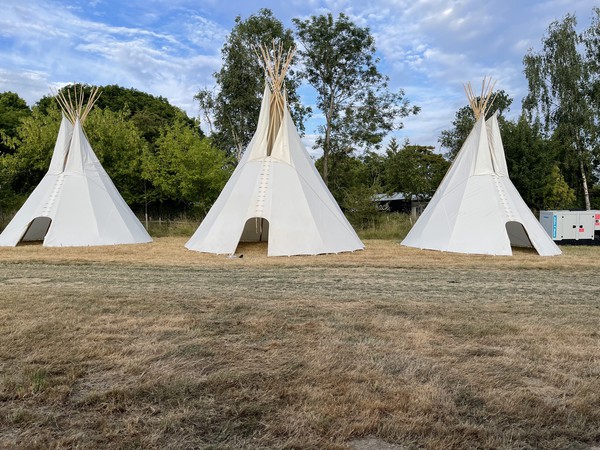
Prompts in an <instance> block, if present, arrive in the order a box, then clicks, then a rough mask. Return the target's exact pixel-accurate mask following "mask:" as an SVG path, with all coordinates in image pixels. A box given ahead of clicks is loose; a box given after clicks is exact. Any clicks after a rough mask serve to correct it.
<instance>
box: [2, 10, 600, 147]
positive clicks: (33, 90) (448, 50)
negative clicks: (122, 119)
mask: <svg viewBox="0 0 600 450" xmlns="http://www.w3.org/2000/svg"><path fill="white" fill-rule="evenodd" d="M594 6H598V0H546V1H541V0H532V1H523V0H490V1H481V0H453V1H452V0H445V1H442V0H410V1H405V0H372V1H370V2H365V1H358V0H286V1H285V2H278V1H271V0H263V1H260V2H259V1H256V0H247V1H237V2H236V1H228V2H227V1H223V0H73V1H64V0H0V8H1V11H2V13H1V15H0V92H4V91H8V90H11V91H14V92H17V93H18V94H19V95H21V97H23V98H25V100H26V101H27V102H28V103H29V104H33V103H35V102H36V101H37V100H39V99H40V98H41V97H42V96H43V95H46V94H48V93H50V89H51V88H58V87H61V86H63V85H65V84H67V83H70V82H73V81H75V82H81V83H88V84H100V85H105V84H118V85H121V86H124V87H134V88H136V89H139V90H141V91H145V92H149V93H151V94H153V95H161V96H164V97H166V98H168V99H169V101H170V102H171V103H173V104H175V105H177V106H179V107H181V108H183V109H184V110H186V111H187V112H188V114H190V115H194V116H196V115H198V106H197V104H195V103H194V101H193V96H194V94H195V93H196V92H197V91H198V89H199V88H201V87H204V86H213V85H214V81H213V77H212V74H213V73H214V72H215V71H217V70H218V69H219V68H220V65H221V56H220V49H221V47H222V45H223V42H224V40H225V38H226V36H227V34H228V33H229V32H230V30H231V29H232V27H233V25H234V20H235V17H236V16H238V15H240V16H241V17H242V18H246V17H248V16H249V15H250V14H252V13H255V12H257V11H258V9H260V8H263V7H264V8H269V9H271V10H272V11H273V13H274V15H275V16H276V17H277V18H279V19H280V20H281V21H282V22H283V23H284V25H286V26H287V27H290V28H292V22H291V19H292V18H294V17H299V18H308V17H309V16H311V15H317V14H324V13H328V12H331V13H333V14H334V15H337V14H338V13H340V12H343V13H346V14H347V15H348V16H350V18H351V19H352V20H353V21H354V22H355V23H357V24H359V25H360V26H367V27H369V28H370V29H371V32H372V34H373V35H374V37H375V42H376V47H377V49H378V56H379V57H380V59H381V65H380V69H381V71H382V72H384V73H385V74H386V75H388V76H389V77H390V80H391V86H392V88H394V89H397V88H403V89H404V90H405V93H406V96H407V97H408V98H409V99H410V100H411V102H412V103H414V104H417V105H419V106H421V108H422V111H421V113H420V114H419V115H418V116H415V117H412V118H410V119H407V120H405V121H404V124H405V128H404V129H403V130H402V131H401V132H398V133H396V136H397V137H398V138H399V139H401V140H402V139H405V138H408V139H410V141H411V142H412V143H415V144H422V145H434V146H436V148H439V144H438V143H437V140H438V137H439V135H440V131H441V130H444V129H448V128H450V127H451V123H452V120H453V118H454V113H455V112H456V110H457V109H458V108H460V107H461V106H463V105H465V104H466V100H465V96H464V92H463V88H462V83H464V82H465V81H471V83H472V84H473V85H478V84H479V85H480V83H481V80H482V78H483V77H484V76H492V77H493V78H494V79H497V80H498V81H497V84H496V87H497V88H498V89H504V90H505V91H506V92H508V94H509V95H511V96H512V97H514V99H515V102H514V104H513V107H512V109H511V112H510V115H511V116H513V117H514V116H517V115H518V114H519V112H520V107H521V106H520V105H521V99H522V98H523V97H524V96H525V94H526V89H527V84H526V79H525V77H524V75H523V65H522V59H523V56H524V55H525V53H526V52H527V49H529V48H534V49H536V50H538V49H539V48H540V42H541V38H542V36H543V35H544V33H545V30H546V29H547V27H548V25H549V24H550V22H551V21H553V20H557V19H562V18H563V17H564V16H565V14H567V13H574V14H576V16H577V18H578V25H579V27H580V28H585V27H587V26H589V23H590V17H591V15H592V8H593V7H594ZM301 94H302V99H303V102H304V103H305V104H307V105H311V104H312V103H313V102H314V94H313V92H312V90H311V88H309V87H303V88H302V90H301ZM313 109H314V108H313ZM320 121H321V118H320V116H319V115H318V113H317V112H316V113H315V115H314V117H313V118H312V119H310V120H309V122H308V123H307V136H306V137H305V142H306V144H307V145H308V146H310V145H311V143H312V141H313V139H314V130H315V127H316V126H317V125H318V124H319V123H320Z"/></svg>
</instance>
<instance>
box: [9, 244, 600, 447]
mask: <svg viewBox="0 0 600 450" xmlns="http://www.w3.org/2000/svg"><path fill="white" fill-rule="evenodd" d="M184 242H185V238H161V239H158V240H157V241H156V242H155V243H153V244H150V245H140V246H119V247H110V248H89V249H46V248H41V247H39V246H25V247H18V248H15V249H0V448H3V447H8V448H11V447H15V448H40V449H41V448H44V449H45V448H73V447H77V448H161V449H162V448H169V449H177V448H231V449H234V448H235V449H237V448H330V449H337V448H339V449H343V448H355V445H356V444H355V443H356V442H358V441H359V440H361V439H363V438H367V437H369V438H373V439H375V441H376V442H380V443H382V445H383V443H384V442H385V443H388V444H395V445H396V446H397V447H396V448H545V449H548V448H554V449H564V448H582V449H592V448H595V447H597V446H599V445H600V329H599V324H600V287H599V285H600V283H599V278H600V277H599V273H600V272H599V270H598V262H599V260H600V248H592V247H578V248H569V247H566V248H563V250H564V251H565V254H564V255H562V256H560V257H556V258H540V257H537V256H536V255H535V254H533V253H532V252H529V251H518V252H517V253H516V255H515V256H514V257H512V258H508V257H484V256H465V255H451V254H443V253H439V252H427V251H418V250H414V249H408V248H404V247H401V246H399V245H398V244H397V242H395V241H391V240H390V241H383V240H381V241H366V244H367V248H366V250H365V251H363V252H356V253H352V254H344V255H324V256H318V257H296V258H266V256H265V255H264V253H265V252H266V250H265V248H264V246H261V245H247V246H242V247H241V248H240V249H238V253H240V254H243V255H244V257H243V258H235V259H230V258H226V257H223V256H212V255H202V254H198V253H195V252H189V251H187V250H185V249H184V248H183V247H182V246H183V243H184Z"/></svg>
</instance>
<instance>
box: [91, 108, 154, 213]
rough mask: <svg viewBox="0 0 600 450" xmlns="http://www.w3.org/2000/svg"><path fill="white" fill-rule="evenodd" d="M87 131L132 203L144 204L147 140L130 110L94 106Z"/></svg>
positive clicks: (92, 144)
mask: <svg viewBox="0 0 600 450" xmlns="http://www.w3.org/2000/svg"><path fill="white" fill-rule="evenodd" d="M85 132H86V135H87V136H88V139H89V141H90V145H91V146H92V148H93V149H94V153H95V154H96V156H97V157H98V160H99V161H100V163H101V164H102V167H104V169H105V170H106V172H107V173H108V175H109V176H110V178H111V180H112V181H113V183H114V184H115V186H116V187H117V188H118V190H119V193H120V194H121V196H122V197H123V199H124V200H125V201H126V202H127V203H128V204H130V205H132V204H135V205H141V204H143V203H144V200H145V196H146V184H145V181H146V180H145V179H144V178H143V177H142V162H143V161H144V158H145V157H146V154H147V153H148V145H149V144H148V142H147V141H146V140H145V139H144V138H143V137H142V133H141V132H140V130H139V129H138V128H137V127H136V125H135V123H134V121H133V120H130V119H129V117H128V115H127V112H125V111H120V112H113V111H111V110H110V109H98V108H94V109H93V110H92V112H91V113H90V114H89V116H88V118H87V120H86V122H85Z"/></svg>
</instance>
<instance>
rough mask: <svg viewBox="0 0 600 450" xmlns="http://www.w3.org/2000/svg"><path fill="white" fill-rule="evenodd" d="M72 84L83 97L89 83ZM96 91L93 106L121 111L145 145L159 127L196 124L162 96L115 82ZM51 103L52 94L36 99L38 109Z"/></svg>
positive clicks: (149, 141) (87, 92) (66, 88)
mask: <svg viewBox="0 0 600 450" xmlns="http://www.w3.org/2000/svg"><path fill="white" fill-rule="evenodd" d="M75 87H76V88H77V89H78V90H79V89H81V90H83V92H84V94H85V95H86V96H88V95H89V94H90V91H91V89H92V86H89V85H82V84H76V85H75ZM72 90H73V85H68V86H65V87H64V88H62V89H60V90H59V92H63V93H65V94H66V93H67V92H68V91H72ZM100 92H101V94H100V97H99V98H98V101H97V102H96V106H95V108H96V109H102V110H105V109H108V110H110V111H112V112H115V113H121V112H122V113H124V114H125V115H126V116H127V117H128V118H129V119H131V120H132V121H133V123H134V124H135V126H136V127H137V128H138V130H139V131H140V132H141V133H142V137H143V138H144V139H145V140H146V141H147V142H148V143H149V144H152V143H154V141H155V140H156V139H157V138H158V136H159V133H160V129H161V128H162V127H164V126H166V125H171V124H173V123H175V121H177V120H180V121H184V122H185V123H186V124H187V125H188V126H189V127H190V128H196V127H198V123H196V121H195V120H194V119H191V118H189V117H188V116H187V114H186V113H185V112H184V111H183V110H181V109H180V108H178V107H176V106H173V105H171V104H170V103H169V101H168V100H167V99H166V98H164V97H155V96H153V95H150V94H148V93H146V92H141V91H138V90H137V89H133V88H124V87H121V86H117V85H108V86H101V87H100ZM55 103H56V100H55V99H54V96H46V97H43V98H42V99H41V100H40V101H39V102H38V106H39V108H40V109H41V111H42V112H45V111H46V109H47V108H48V107H49V106H50V105H54V104H55Z"/></svg>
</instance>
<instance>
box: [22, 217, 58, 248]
mask: <svg viewBox="0 0 600 450" xmlns="http://www.w3.org/2000/svg"><path fill="white" fill-rule="evenodd" d="M51 224H52V219H51V218H50V217H36V218H35V219H33V220H32V221H31V223H30V224H29V226H28V227H27V230H26V231H25V234H23V237H22V238H21V241H20V242H31V241H40V242H42V241H43V240H44V238H45V237H46V234H47V233H48V230H49V229H50V225H51Z"/></svg>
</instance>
